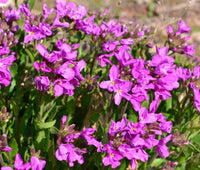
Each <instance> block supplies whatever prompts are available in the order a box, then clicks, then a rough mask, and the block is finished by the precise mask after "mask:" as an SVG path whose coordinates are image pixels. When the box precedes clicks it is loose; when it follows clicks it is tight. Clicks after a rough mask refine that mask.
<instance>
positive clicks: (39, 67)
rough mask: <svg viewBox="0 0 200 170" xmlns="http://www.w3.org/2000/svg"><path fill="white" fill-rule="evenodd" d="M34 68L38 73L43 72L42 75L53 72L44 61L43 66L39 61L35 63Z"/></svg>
mask: <svg viewBox="0 0 200 170" xmlns="http://www.w3.org/2000/svg"><path fill="white" fill-rule="evenodd" d="M33 66H34V67H35V69H36V70H37V71H39V70H41V72H42V73H46V72H47V73H49V72H51V69H50V68H49V67H47V65H46V62H45V61H43V62H42V63H41V64H40V63H38V62H37V61H35V62H34V63H33Z"/></svg>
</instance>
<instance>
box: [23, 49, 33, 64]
mask: <svg viewBox="0 0 200 170" xmlns="http://www.w3.org/2000/svg"><path fill="white" fill-rule="evenodd" d="M25 51H26V53H27V54H28V56H29V57H30V59H31V63H34V61H35V59H34V56H33V54H32V53H31V52H30V50H29V49H27V48H25Z"/></svg>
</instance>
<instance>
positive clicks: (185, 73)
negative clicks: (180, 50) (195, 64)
mask: <svg viewBox="0 0 200 170" xmlns="http://www.w3.org/2000/svg"><path fill="white" fill-rule="evenodd" d="M176 72H177V75H178V77H179V78H180V79H182V80H183V81H187V80H188V79H190V78H191V71H190V69H188V68H183V67H178V68H177V69H176Z"/></svg>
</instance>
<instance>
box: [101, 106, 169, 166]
mask: <svg viewBox="0 0 200 170" xmlns="http://www.w3.org/2000/svg"><path fill="white" fill-rule="evenodd" d="M171 128H172V122H171V121H166V118H165V117H164V116H163V115H162V114H161V113H160V114H155V113H148V111H147V110H146V108H141V109H140V111H139V121H138V122H136V123H135V124H133V123H132V122H131V121H130V122H127V119H126V117H123V118H122V120H121V121H119V122H114V121H113V120H111V125H110V126H109V129H108V139H109V143H108V144H104V146H103V147H101V150H102V151H104V152H106V153H107V155H106V156H105V157H104V158H103V164H104V165H105V166H107V165H111V167H112V168H116V167H117V166H119V165H120V164H121V163H120V160H122V159H124V158H127V159H128V160H130V161H131V168H132V169H136V168H137V160H140V161H142V162H146V161H147V160H148V157H149V156H148V154H147V153H146V152H145V150H146V149H151V148H153V147H156V151H157V153H158V154H159V155H160V156H161V157H162V158H166V157H168V156H169V151H168V147H167V146H166V143H167V142H169V141H170V140H171V138H172V135H171V134H170V135H168V136H166V137H162V138H161V139H160V140H158V136H161V135H162V134H163V132H166V133H170V132H171Z"/></svg>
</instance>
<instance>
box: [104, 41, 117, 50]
mask: <svg viewBox="0 0 200 170" xmlns="http://www.w3.org/2000/svg"><path fill="white" fill-rule="evenodd" d="M117 44H118V41H113V42H110V39H108V41H107V42H106V43H104V44H103V45H102V49H103V51H106V52H111V51H113V50H114V49H115V48H116V46H117Z"/></svg>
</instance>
